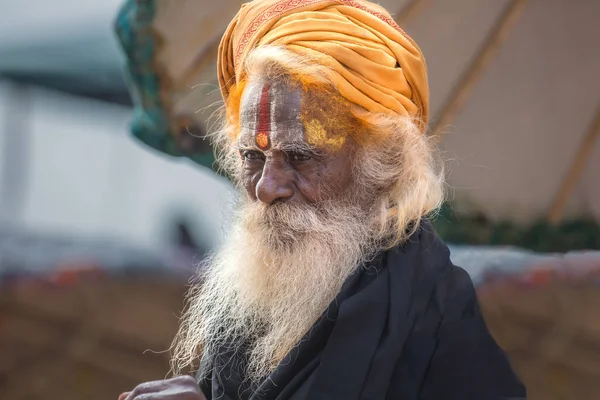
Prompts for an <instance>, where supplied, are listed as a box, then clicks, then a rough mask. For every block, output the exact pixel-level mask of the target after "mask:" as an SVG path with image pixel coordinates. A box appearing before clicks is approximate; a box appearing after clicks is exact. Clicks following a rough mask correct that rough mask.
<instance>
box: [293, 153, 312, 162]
mask: <svg viewBox="0 0 600 400" xmlns="http://www.w3.org/2000/svg"><path fill="white" fill-rule="evenodd" d="M288 158H289V160H290V161H296V162H298V161H308V160H310V159H311V158H312V157H311V156H310V155H308V154H305V153H299V152H296V151H293V152H290V153H288Z"/></svg>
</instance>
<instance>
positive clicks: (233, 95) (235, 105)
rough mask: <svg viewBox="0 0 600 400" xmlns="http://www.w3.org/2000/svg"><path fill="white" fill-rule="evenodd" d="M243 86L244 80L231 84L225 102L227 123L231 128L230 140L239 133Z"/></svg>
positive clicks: (244, 86)
mask: <svg viewBox="0 0 600 400" xmlns="http://www.w3.org/2000/svg"><path fill="white" fill-rule="evenodd" d="M245 88H246V81H240V82H238V83H236V84H235V85H233V87H232V88H231V90H230V92H229V97H227V101H226V102H225V110H226V116H227V123H228V124H229V126H230V127H232V128H233V129H232V130H231V133H232V137H230V139H231V140H236V139H237V137H238V136H239V134H240V108H241V103H242V94H243V93H244V89H245Z"/></svg>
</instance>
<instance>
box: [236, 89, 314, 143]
mask: <svg viewBox="0 0 600 400" xmlns="http://www.w3.org/2000/svg"><path fill="white" fill-rule="evenodd" d="M302 99H303V91H302V89H301V88H300V87H299V86H298V85H295V84H292V83H291V82H289V81H288V80H283V79H280V80H276V81H264V80H259V81H253V82H250V83H249V84H248V85H247V86H246V89H245V90H244V94H243V96H242V99H241V105H240V128H241V132H240V134H241V135H240V139H241V140H242V141H243V142H248V141H253V140H254V139H256V140H257V143H260V144H266V141H267V140H268V141H269V145H275V146H276V145H277V144H279V143H286V142H296V141H304V140H305V132H304V126H303V121H302V117H301V114H302ZM257 135H258V137H257ZM259 147H265V146H260V145H259Z"/></svg>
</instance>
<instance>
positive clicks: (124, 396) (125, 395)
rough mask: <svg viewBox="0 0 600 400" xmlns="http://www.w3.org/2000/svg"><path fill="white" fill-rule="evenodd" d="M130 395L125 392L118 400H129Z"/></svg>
mask: <svg viewBox="0 0 600 400" xmlns="http://www.w3.org/2000/svg"><path fill="white" fill-rule="evenodd" d="M128 394H129V392H124V393H121V394H120V395H119V399H118V400H125V399H126V398H127V395H128Z"/></svg>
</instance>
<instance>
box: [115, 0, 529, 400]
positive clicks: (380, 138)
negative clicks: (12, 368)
mask: <svg viewBox="0 0 600 400" xmlns="http://www.w3.org/2000/svg"><path fill="white" fill-rule="evenodd" d="M218 63H219V65H218V70H219V78H220V85H221V90H222V94H223V98H224V100H225V118H224V124H223V127H222V129H221V130H220V131H219V132H217V133H216V134H215V143H216V146H217V147H218V149H219V165H220V166H221V167H223V168H224V169H225V171H226V172H228V173H229V175H230V176H231V177H232V180H233V181H234V182H235V183H236V184H237V186H238V187H239V188H240V191H241V196H240V198H239V201H238V204H237V207H236V210H235V218H234V219H233V224H232V226H231V228H230V230H229V235H228V237H227V239H226V241H225V244H224V245H223V247H222V248H221V249H220V250H219V251H218V252H217V253H216V254H215V255H214V256H213V257H212V258H210V259H209V260H208V261H207V262H206V265H205V266H204V268H203V269H202V270H203V271H204V272H203V274H202V276H201V277H199V279H198V283H197V286H195V287H193V288H192V290H191V292H190V294H189V304H188V307H187V310H186V311H185V314H184V316H183V318H182V321H181V328H180V331H179V333H178V335H177V337H176V339H175V342H174V348H173V350H174V356H173V360H172V366H173V370H174V372H175V374H176V375H179V374H181V373H182V371H187V370H189V369H190V368H192V369H197V370H198V372H197V376H196V378H195V379H194V378H190V377H186V376H184V377H176V378H173V379H168V380H162V381H156V382H148V383H143V384H141V385H139V386H138V387H136V388H135V389H133V390H132V391H131V392H128V393H125V394H123V395H121V399H127V400H133V399H140V400H141V399H182V400H183V399H189V400H193V399H195V400H200V399H215V400H216V399H252V400H267V399H278V400H283V399H298V400H300V399H302V400H304V399H309V400H321V399H322V400H338V399H339V400H349V399H371V400H388V399H402V400H410V399H415V400H416V399H422V400H425V399H457V400H459V399H460V400H467V399H473V400H475V399H477V400H481V399H513V400H514V399H524V398H525V389H524V387H523V385H522V384H521V383H520V382H519V380H518V378H517V377H516V376H515V374H514V372H513V370H512V369H511V366H510V364H509V362H508V360H507V358H506V357H505V355H504V353H503V351H502V350H501V349H500V348H499V347H498V346H497V344H496V343H495V341H494V339H493V338H492V337H491V336H490V334H489V333H488V330H487V328H486V325H485V323H484V321H483V319H482V316H481V313H480V310H479V306H478V303H477V298H476V296H475V292H474V289H473V285H472V283H471V281H470V279H469V276H468V275H467V274H466V273H465V272H464V271H463V270H462V269H460V268H458V267H456V266H454V265H452V263H451V262H450V259H449V251H448V249H447V247H446V246H445V245H444V244H443V243H442V242H441V241H440V239H438V237H437V236H436V234H435V233H434V231H433V229H432V227H431V225H430V224H429V223H428V221H427V219H426V218H427V216H428V215H429V214H431V213H433V212H435V210H436V208H437V207H438V206H439V204H440V203H441V201H442V199H443V179H442V175H441V172H440V168H438V165H437V164H436V161H435V156H434V151H433V146H432V143H431V139H430V138H428V137H427V136H426V135H425V130H426V126H427V118H428V105H429V93H428V85H427V74H426V66H425V60H424V59H423V55H422V54H421V51H420V50H419V48H418V47H417V45H416V44H415V42H414V41H413V40H411V39H410V38H409V37H408V36H407V35H406V34H405V33H404V32H403V31H402V30H401V29H400V27H398V26H397V24H396V23H395V22H394V20H393V19H392V18H391V17H390V15H389V14H388V13H387V12H386V11H385V10H384V9H383V8H381V7H379V6H377V5H375V4H372V3H368V2H366V1H359V0H256V1H254V2H251V3H247V4H244V5H243V6H242V8H241V10H240V12H239V13H238V15H237V16H236V17H235V19H234V20H233V21H232V22H231V24H230V25H229V27H228V29H227V31H226V33H225V35H224V36H223V39H222V41H221V45H220V48H219V61H218Z"/></svg>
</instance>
